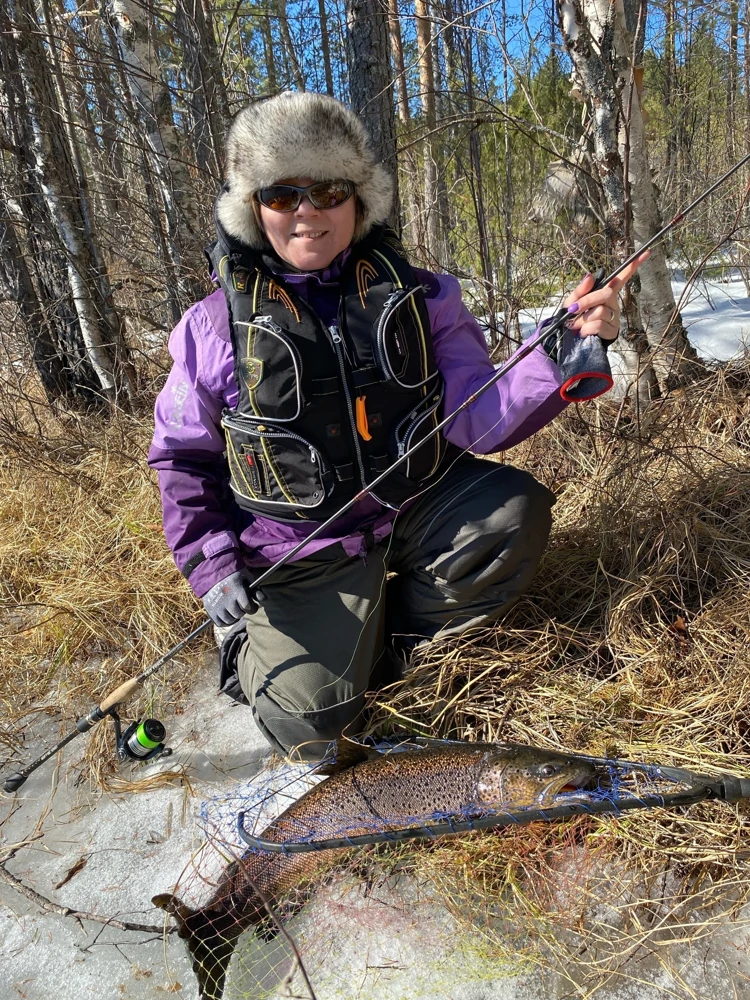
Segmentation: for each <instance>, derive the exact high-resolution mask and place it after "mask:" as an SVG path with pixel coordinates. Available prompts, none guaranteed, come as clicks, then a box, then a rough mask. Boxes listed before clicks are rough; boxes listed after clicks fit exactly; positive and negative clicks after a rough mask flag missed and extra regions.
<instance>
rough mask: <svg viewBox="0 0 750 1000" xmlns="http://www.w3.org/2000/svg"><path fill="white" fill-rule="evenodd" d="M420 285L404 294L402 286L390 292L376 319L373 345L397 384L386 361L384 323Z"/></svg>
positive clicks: (382, 364)
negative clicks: (376, 324)
mask: <svg viewBox="0 0 750 1000" xmlns="http://www.w3.org/2000/svg"><path fill="white" fill-rule="evenodd" d="M421 287H422V286H421V285H416V286H415V287H414V288H412V289H410V290H409V291H408V292H407V293H406V294H405V295H402V294H401V292H402V291H403V289H402V288H398V289H396V291H395V292H391V294H390V295H389V296H388V298H387V299H386V300H385V302H384V303H383V312H382V313H381V316H380V319H379V320H378V329H377V332H376V334H375V345H376V347H377V351H378V355H379V357H380V364H381V366H382V368H383V371H384V372H385V373H386V375H388V376H389V377H390V378H391V379H393V381H394V382H398V384H399V385H401V383H400V382H399V380H398V379H397V378H396V376H395V374H394V372H393V368H392V367H391V365H390V362H389V361H388V356H387V354H386V351H385V337H384V330H385V324H386V323H387V322H388V320H389V319H390V318H391V316H392V315H393V313H394V312H395V311H396V308H397V307H398V306H400V305H401V303H402V302H405V301H406V299H407V298H409V296H410V295H414V293H415V292H417V291H418V290H419V289H420V288H421ZM426 381H429V380H426ZM423 384H424V383H420V385H423ZM409 388H412V386H410V387H409ZM413 388H419V386H414V387H413Z"/></svg>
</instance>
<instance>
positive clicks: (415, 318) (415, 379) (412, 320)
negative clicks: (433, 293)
mask: <svg viewBox="0 0 750 1000" xmlns="http://www.w3.org/2000/svg"><path fill="white" fill-rule="evenodd" d="M421 288H422V286H421V285H416V286H415V287H414V288H407V289H404V288H399V289H398V290H397V291H395V292H392V293H391V294H390V295H389V296H388V298H387V300H386V303H385V307H384V309H383V313H382V314H381V317H380V320H379V321H378V329H377V334H376V349H377V355H378V363H379V366H380V370H381V373H382V375H383V377H384V378H385V379H387V380H389V381H392V382H395V383H396V384H397V385H400V386H401V387H402V388H403V389H416V388H418V387H419V386H421V385H425V384H426V383H427V382H429V381H430V379H432V378H434V377H435V373H434V372H433V373H432V374H430V373H429V371H428V366H427V344H426V341H425V336H426V334H425V330H424V329H423V327H422V321H421V319H420V316H419V310H418V309H417V304H416V302H415V301H414V295H415V294H416V293H417V292H418V291H420V290H421ZM407 310H411V313H412V315H411V316H409V315H407V313H406V311H407ZM410 334H411V335H410Z"/></svg>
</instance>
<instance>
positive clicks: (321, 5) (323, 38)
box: [318, 0, 335, 97]
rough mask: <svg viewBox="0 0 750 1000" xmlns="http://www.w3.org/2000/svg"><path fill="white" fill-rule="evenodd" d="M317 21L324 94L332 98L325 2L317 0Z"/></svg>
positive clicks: (331, 75)
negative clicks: (324, 85) (324, 79)
mask: <svg viewBox="0 0 750 1000" xmlns="http://www.w3.org/2000/svg"><path fill="white" fill-rule="evenodd" d="M318 20H319V21H320V47H321V49H322V50H323V70H324V72H325V78H326V93H327V94H328V96H329V97H334V96H335V95H334V93H333V72H332V70H331V43H330V41H329V38H328V15H327V14H326V0H318Z"/></svg>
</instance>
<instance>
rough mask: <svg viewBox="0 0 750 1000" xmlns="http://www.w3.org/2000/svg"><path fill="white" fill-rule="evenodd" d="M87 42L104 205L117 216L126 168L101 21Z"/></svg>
mask: <svg viewBox="0 0 750 1000" xmlns="http://www.w3.org/2000/svg"><path fill="white" fill-rule="evenodd" d="M86 42H87V44H88V47H89V50H90V51H91V54H92V57H93V58H92V67H91V83H92V86H93V88H94V98H95V99H94V102H93V106H94V113H95V114H97V113H98V117H99V131H100V134H101V146H102V158H103V160H104V168H103V169H104V183H105V185H106V199H105V204H106V207H107V209H108V210H109V214H110V216H114V215H116V213H117V211H118V206H119V204H120V198H121V197H122V189H123V180H124V179H125V167H124V164H123V158H122V143H121V142H120V140H119V136H118V131H117V114H116V111H115V107H116V96H115V92H114V87H113V84H112V81H111V79H110V77H109V74H108V73H107V71H106V62H107V61H108V52H107V44H106V41H105V39H104V38H103V36H102V23H101V20H100V19H99V18H97V19H96V20H94V21H93V22H92V23H90V24H89V26H88V29H87V31H86Z"/></svg>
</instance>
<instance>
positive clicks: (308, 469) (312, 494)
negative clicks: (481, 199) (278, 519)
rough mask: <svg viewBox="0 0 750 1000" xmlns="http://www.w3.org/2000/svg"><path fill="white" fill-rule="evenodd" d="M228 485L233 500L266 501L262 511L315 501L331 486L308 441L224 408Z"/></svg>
mask: <svg viewBox="0 0 750 1000" xmlns="http://www.w3.org/2000/svg"><path fill="white" fill-rule="evenodd" d="M222 426H223V427H224V428H225V430H226V432H227V434H226V438H227V455H228V458H229V469H230V472H231V475H232V484H231V485H232V489H233V491H234V493H235V494H236V495H237V497H238V499H239V500H242V499H245V500H249V501H252V503H253V504H254V505H263V504H268V513H269V515H273V514H274V513H283V511H284V510H286V511H289V510H290V509H300V508H308V509H311V508H315V507H319V506H320V505H321V504H322V503H323V501H324V500H325V499H326V496H327V495H328V493H330V491H331V489H332V488H333V477H332V475H331V472H330V470H329V468H328V466H327V464H326V463H325V462H324V461H323V457H322V455H321V454H320V452H319V451H318V449H317V448H315V447H314V446H313V445H312V444H311V443H310V442H309V441H307V440H306V439H305V438H303V437H301V436H300V435H299V434H295V433H293V432H292V431H288V430H285V429H284V428H283V427H276V426H270V425H269V424H262V423H257V422H255V421H252V420H249V419H247V418H245V417H241V416H238V415H237V414H231V413H226V414H224V416H223V417H222Z"/></svg>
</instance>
